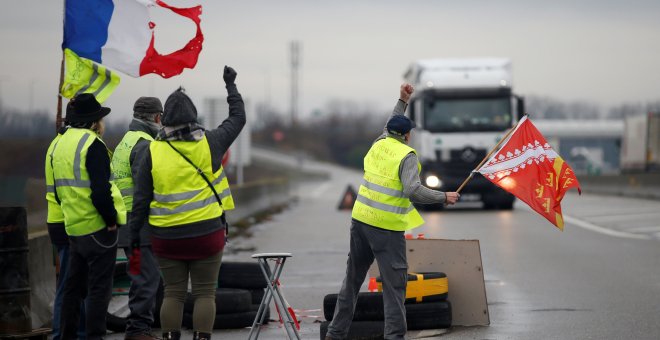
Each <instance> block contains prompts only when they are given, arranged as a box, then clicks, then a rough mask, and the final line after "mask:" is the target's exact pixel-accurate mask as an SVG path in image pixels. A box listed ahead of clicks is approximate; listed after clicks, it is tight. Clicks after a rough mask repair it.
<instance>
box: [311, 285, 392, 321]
mask: <svg viewBox="0 0 660 340" xmlns="http://www.w3.org/2000/svg"><path fill="white" fill-rule="evenodd" d="M336 306H337V294H328V295H326V296H325V298H323V316H325V319H326V320H327V321H332V317H333V315H334V313H335V307H336ZM383 310H384V307H383V293H367V292H362V293H358V297H357V303H356V305H355V313H354V314H353V320H354V321H378V320H383Z"/></svg>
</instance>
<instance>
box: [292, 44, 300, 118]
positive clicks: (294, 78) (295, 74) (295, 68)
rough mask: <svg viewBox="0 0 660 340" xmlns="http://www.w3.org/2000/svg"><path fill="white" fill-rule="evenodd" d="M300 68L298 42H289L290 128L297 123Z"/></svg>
mask: <svg viewBox="0 0 660 340" xmlns="http://www.w3.org/2000/svg"><path fill="white" fill-rule="evenodd" d="M299 68H300V41H297V40H294V41H291V126H292V127H295V126H296V125H297V123H298V93H299V92H298V90H299V84H298V70H299Z"/></svg>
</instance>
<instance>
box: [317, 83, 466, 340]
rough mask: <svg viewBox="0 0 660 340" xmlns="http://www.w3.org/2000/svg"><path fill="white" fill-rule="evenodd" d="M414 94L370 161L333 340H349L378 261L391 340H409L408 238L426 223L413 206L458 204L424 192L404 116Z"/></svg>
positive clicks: (445, 195)
mask: <svg viewBox="0 0 660 340" xmlns="http://www.w3.org/2000/svg"><path fill="white" fill-rule="evenodd" d="M413 91H414V88H413V87H412V85H410V84H402V85H401V88H400V93H399V94H400V96H399V101H398V102H397V104H396V106H395V107H394V112H393V113H392V116H391V117H390V118H389V120H388V121H387V124H386V125H385V129H384V131H383V134H382V135H380V136H379V137H378V138H377V139H376V141H375V142H374V143H373V145H372V146H371V149H369V152H367V155H366V156H365V157H364V180H363V182H362V185H360V189H359V190H358V194H357V199H356V201H355V204H354V205H353V212H352V214H351V217H352V223H351V231H350V233H351V234H350V235H351V237H350V252H349V255H348V262H347V268H346V276H345V277H344V281H343V283H342V287H341V290H340V291H339V295H338V297H337V306H336V308H335V313H334V316H333V319H332V322H331V323H330V325H329V326H328V333H327V335H326V340H328V339H346V337H347V335H348V330H349V329H350V326H351V321H352V320H353V313H354V311H355V304H356V302H357V295H358V292H359V290H360V286H362V283H363V282H364V279H365V277H366V275H367V270H369V267H370V266H371V264H372V263H373V261H374V259H376V260H377V262H378V269H379V271H380V275H381V277H382V280H383V281H382V282H383V305H384V307H385V329H384V338H385V339H405V335H406V331H407V328H406V309H405V307H404V305H403V304H404V301H405V296H406V284H407V280H408V262H407V260H406V241H405V237H404V232H405V231H407V230H410V229H413V228H416V227H418V226H420V225H422V224H423V223H424V220H423V219H422V217H421V215H420V214H419V213H418V212H417V210H416V209H415V207H414V206H413V205H412V202H416V203H427V204H428V203H438V202H442V203H446V204H454V203H456V201H457V200H458V197H459V194H458V193H456V192H441V191H437V190H432V189H429V188H426V187H424V186H423V185H422V184H421V181H420V179H419V171H420V170H421V165H420V164H419V160H418V157H417V152H416V151H415V149H413V148H411V147H410V146H408V141H409V140H410V133H411V130H412V129H413V128H415V122H413V121H412V120H410V119H409V118H408V117H406V116H405V115H404V111H405V110H406V107H407V105H408V104H407V103H408V100H409V99H410V96H411V95H412V93H413Z"/></svg>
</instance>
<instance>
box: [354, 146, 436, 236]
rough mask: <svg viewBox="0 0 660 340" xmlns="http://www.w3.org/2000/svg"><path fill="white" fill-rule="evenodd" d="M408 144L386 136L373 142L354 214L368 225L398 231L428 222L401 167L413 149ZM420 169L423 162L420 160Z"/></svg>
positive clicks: (366, 159)
mask: <svg viewBox="0 0 660 340" xmlns="http://www.w3.org/2000/svg"><path fill="white" fill-rule="evenodd" d="M411 152H413V153H416V152H415V150H414V149H413V148H411V147H409V146H408V145H406V144H404V143H402V142H399V141H397V140H396V139H393V138H389V137H388V138H385V139H381V140H379V141H377V142H376V143H374V145H372V147H371V149H369V152H368V153H367V155H366V156H365V157H364V181H363V183H362V185H360V189H359V190H358V195H357V199H356V201H355V205H354V206H353V212H352V217H353V218H354V219H356V220H358V221H360V222H363V223H366V224H368V225H371V226H374V227H378V228H382V229H387V230H394V231H405V230H409V229H412V228H415V227H418V226H420V225H422V224H423V223H424V220H423V219H422V217H421V215H419V213H418V212H417V210H416V209H415V207H414V206H413V205H412V203H411V202H410V200H409V199H408V198H407V197H406V196H405V195H404V193H403V184H402V183H401V180H400V178H399V167H400V164H401V161H402V160H403V158H405V157H406V156H407V155H408V154H409V153H411ZM417 167H418V171H419V170H421V165H420V164H419V163H418V164H417Z"/></svg>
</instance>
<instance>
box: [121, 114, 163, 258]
mask: <svg viewBox="0 0 660 340" xmlns="http://www.w3.org/2000/svg"><path fill="white" fill-rule="evenodd" d="M153 124H155V123H151V124H150V123H147V122H145V121H143V120H141V119H137V118H133V120H132V121H131V123H130V124H129V125H128V131H142V132H144V133H147V134H149V135H150V136H151V137H156V134H157V133H158V129H156V128H155V126H154V125H153ZM149 143H150V141H149V140H146V139H144V138H140V140H138V142H137V143H136V144H135V146H134V147H133V150H131V154H130V156H129V159H128V161H129V164H130V165H131V177H133V178H136V177H137V176H138V174H139V173H140V164H139V163H140V162H136V161H135V160H136V159H138V160H139V159H141V155H140V153H141V152H143V151H144V149H145V148H146V149H149ZM130 220H131V214H129V215H128V223H130ZM130 235H131V232H130V228H129V227H128V224H127V225H126V226H123V227H121V228H119V243H118V244H117V246H119V247H120V248H126V247H129V246H130V244H131V239H130V238H131V236H130ZM140 245H141V246H149V245H151V233H150V232H149V228H142V229H141V230H140Z"/></svg>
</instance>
